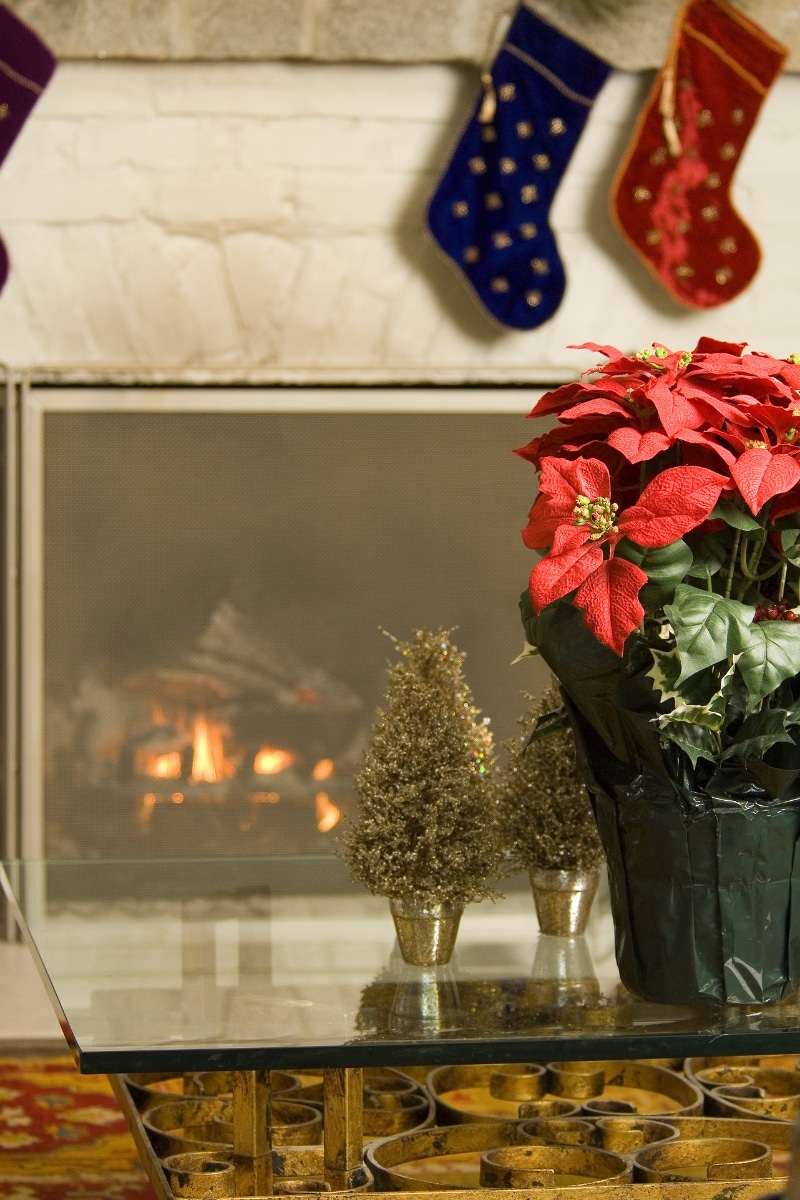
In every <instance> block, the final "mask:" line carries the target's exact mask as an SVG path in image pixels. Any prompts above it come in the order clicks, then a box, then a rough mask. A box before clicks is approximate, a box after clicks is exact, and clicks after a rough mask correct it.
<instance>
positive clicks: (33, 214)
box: [0, 171, 153, 225]
mask: <svg viewBox="0 0 800 1200" xmlns="http://www.w3.org/2000/svg"><path fill="white" fill-rule="evenodd" d="M152 183H153V181H152V180H150V179H148V178H147V177H146V176H144V177H143V176H142V174H140V173H138V174H134V173H129V172H125V171H120V172H118V173H117V175H116V177H115V178H111V177H110V174H109V172H107V171H100V172H95V173H93V172H88V171H87V172H84V173H83V174H79V173H76V172H74V171H73V172H69V173H67V172H58V173H57V172H53V173H52V174H50V175H47V176H46V177H45V176H44V175H40V176H39V177H38V178H35V177H33V176H31V175H28V176H26V178H24V179H20V180H14V181H13V182H12V183H11V185H10V186H9V187H8V188H4V187H2V184H0V221H3V220H5V219H6V218H11V219H14V220H21V221H25V222H41V223H42V224H49V223H53V224H57V225H65V224H70V223H75V224H79V223H82V222H86V221H126V220H134V219H135V218H136V217H137V216H138V215H139V214H140V213H141V212H142V211H143V210H144V209H145V208H146V207H147V206H148V197H149V194H150V191H151V187H152Z"/></svg>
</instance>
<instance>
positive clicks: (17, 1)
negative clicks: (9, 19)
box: [9, 0, 800, 71]
mask: <svg viewBox="0 0 800 1200" xmlns="http://www.w3.org/2000/svg"><path fill="white" fill-rule="evenodd" d="M528 3H529V5H530V7H531V8H532V9H533V10H534V11H535V12H537V13H538V14H539V15H540V16H542V17H544V18H545V19H547V20H549V21H551V22H552V24H554V25H556V26H557V27H558V28H560V29H561V30H562V31H563V32H564V33H566V34H568V35H570V36H571V37H574V38H575V39H576V40H577V41H580V42H583V43H584V44H585V45H587V46H590V47H591V49H592V50H594V51H595V52H596V53H597V54H599V55H601V56H603V57H605V58H606V59H607V60H608V61H609V62H610V63H611V65H612V66H613V67H615V68H616V69H618V70H626V71H644V70H652V69H655V68H657V67H659V66H660V65H661V63H662V61H663V59H664V57H665V53H666V47H667V44H668V41H669V35H670V30H671V27H672V24H673V21H674V17H675V14H676V12H677V10H678V8H679V3H678V0H528ZM9 6H10V7H11V8H12V9H13V10H14V11H15V12H16V13H17V14H18V15H19V16H20V17H22V18H23V20H26V21H28V22H29V23H30V25H31V26H32V27H33V28H34V29H35V30H36V31H37V32H38V33H39V34H40V35H41V36H42V37H43V38H44V39H45V41H47V43H48V44H49V45H50V46H51V48H52V49H53V51H54V53H55V54H56V55H57V56H58V57H59V58H61V59H98V58H99V59H104V58H109V59H134V60H136V59H139V60H151V61H196V60H216V61H232V60H248V61H254V60H256V61H275V60H304V61H310V62H318V63H326V62H386V63H391V62H396V63H417V62H440V63H441V62H467V63H473V64H479V63H480V62H481V61H482V60H483V58H484V57H485V54H486V48H487V46H489V45H490V44H491V42H492V35H493V30H494V28H495V26H496V22H497V18H498V17H499V16H500V14H502V13H503V12H504V11H505V10H506V9H507V8H508V7H509V3H508V0H400V2H398V0H394V2H392V0H231V2H229V3H223V4H220V2H219V0H141V2H139V3H136V4H134V3H131V0H58V3H54V2H53V0H9ZM738 7H740V8H741V10H742V11H743V12H745V13H746V14H747V15H748V16H749V17H750V18H752V19H753V20H754V21H756V22H757V23H758V24H760V25H762V26H763V27H764V28H765V29H766V30H767V32H769V33H770V34H771V35H772V36H773V37H776V38H778V40H780V41H782V42H784V43H785V44H786V45H787V46H788V47H789V49H790V57H789V60H788V64H787V66H788V69H789V70H792V71H798V70H800V8H798V6H797V4H796V3H795V0H741V3H740V4H739V5H738Z"/></svg>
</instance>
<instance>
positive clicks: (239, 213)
mask: <svg viewBox="0 0 800 1200" xmlns="http://www.w3.org/2000/svg"><path fill="white" fill-rule="evenodd" d="M289 191H290V188H289V172H287V171H286V170H284V169H283V168H280V167H278V168H276V169H275V170H274V171H272V172H261V173H259V174H255V173H250V174H248V173H245V172H239V171H231V170H229V169H227V168H222V169H220V168H219V167H218V166H217V164H214V163H213V162H212V163H210V164H209V165H208V167H207V168H206V170H204V171H202V172H193V171H171V172H169V173H163V174H160V175H158V176H157V177H156V178H155V179H154V180H153V199H152V203H151V204H150V205H149V206H148V208H147V215H148V216H149V217H150V218H151V219H152V220H154V221H156V222H163V223H164V224H165V225H168V226H175V225H182V226H185V227H191V228H193V229H198V230H199V229H204V230H207V231H208V233H209V235H210V236H214V234H215V230H216V227H217V226H218V225H220V224H225V225H230V224H239V225H246V226H247V227H248V228H251V227H255V228H260V229H264V228H265V227H266V226H268V225H269V224H271V223H272V222H276V221H280V220H282V219H287V218H290V217H291V207H290V206H291V199H288V200H287V196H288V195H289Z"/></svg>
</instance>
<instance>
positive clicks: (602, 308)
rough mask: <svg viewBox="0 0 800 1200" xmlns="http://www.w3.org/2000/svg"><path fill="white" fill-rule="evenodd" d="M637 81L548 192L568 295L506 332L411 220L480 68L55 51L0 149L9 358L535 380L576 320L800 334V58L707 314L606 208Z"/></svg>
mask: <svg viewBox="0 0 800 1200" xmlns="http://www.w3.org/2000/svg"><path fill="white" fill-rule="evenodd" d="M646 82H647V80H646V78H645V77H643V76H638V75H626V74H621V73H616V74H614V75H612V77H611V78H610V80H609V82H608V83H607V84H606V86H605V88H604V90H603V92H602V93H601V95H600V98H599V100H598V103H597V105H596V106H595V109H594V111H593V113H592V115H591V118H590V121H589V124H588V126H587V129H586V132H585V134H584V137H583V139H582V141H581V143H580V145H579V147H578V151H577V153H576V155H575V157H574V159H573V161H572V164H571V166H570V170H569V172H568V174H567V177H566V179H565V181H564V184H563V186H562V189H561V191H560V192H559V195H558V197H557V201H556V206H555V210H554V214H553V218H554V225H555V228H556V230H557V234H558V237H559V242H560V246H561V251H562V255H563V257H564V259H565V262H566V265H567V271H568V278H569V286H568V292H567V295H566V297H565V300H564V302H563V303H562V306H561V308H560V309H559V311H558V313H557V314H556V316H555V317H554V318H553V319H552V320H551V321H549V322H548V323H547V324H545V325H544V326H542V327H541V328H540V329H539V330H536V331H534V332H531V333H511V332H508V333H503V332H498V331H497V330H495V329H494V328H493V327H492V326H491V325H490V324H489V322H488V321H487V320H486V319H485V318H484V316H483V315H482V313H481V311H480V310H479V309H478V308H477V306H476V304H475V302H474V301H473V300H472V299H471V297H470V296H469V295H468V294H467V292H466V289H465V288H464V287H463V286H462V285H461V283H460V281H459V280H458V278H457V277H456V275H455V274H454V273H453V272H452V271H451V269H450V268H449V267H448V266H447V265H446V264H445V263H444V262H443V261H442V260H441V259H440V257H439V256H438V254H437V252H436V251H435V249H434V248H433V247H432V246H431V244H430V243H429V241H428V239H427V238H426V236H425V233H424V231H423V209H424V201H425V197H426V196H427V194H428V193H429V191H430V189H431V188H432V186H433V184H434V182H435V179H436V174H437V172H438V170H439V169H440V168H441V166H442V165H443V162H444V156H445V155H446V152H447V146H448V144H450V142H451V141H452V139H453V138H454V137H455V135H456V133H457V131H458V128H459V126H460V124H461V121H462V120H463V117H464V115H465V112H466V110H467V107H468V105H469V103H470V96H471V93H472V89H473V88H474V86H475V77H474V75H473V73H472V72H470V71H468V70H467V69H459V68H456V67H452V66H433V65H425V66H389V65H385V66H381V65H365V64H362V65H312V64H299V63H296V64H289V63H247V64H245V63H238V64H225V63H203V64H199V63H183V64H175V63H173V64H158V63H112V62H105V63H91V62H84V63H78V62H65V63H62V64H61V66H60V67H59V69H58V71H57V73H56V75H55V77H54V79H53V81H52V83H51V84H50V86H49V88H48V89H47V91H46V92H45V95H44V97H43V98H42V100H41V101H40V103H39V105H38V107H37V109H36V110H35V111H34V114H33V116H32V118H31V119H30V121H29V122H28V124H27V126H26V127H25V129H24V130H23V132H22V134H21V136H20V138H19V140H18V142H17V144H16V145H15V147H14V149H13V150H12V152H11V155H10V156H9V158H8V160H7V161H6V163H5V164H4V165H3V168H2V171H0V234H2V236H3V238H4V240H5V241H6V244H7V246H8V249H9V252H10V255H11V257H12V263H13V266H12V275H11V278H10V280H9V283H8V284H7V286H6V289H5V291H4V293H3V294H2V296H0V361H4V362H6V363H9V364H11V365H13V366H20V367H28V366H37V367H60V366H63V367H71V368H75V367H81V366H94V367H98V368H106V367H110V368H116V367H126V368H127V367H135V368H136V367H142V368H145V367H157V368H165V369H180V368H184V367H208V368H215V369H220V370H225V371H231V372H239V371H246V370H251V371H254V372H257V373H258V374H259V375H262V376H267V377H271V378H272V377H274V378H276V379H282V378H288V379H293V378H297V379H311V380H324V379H328V378H340V377H347V378H353V379H374V378H389V379H398V380H403V379H410V380H416V379H456V380H460V379H464V378H466V379H471V378H473V379H478V378H480V379H506V378H511V379H513V378H519V379H524V380H532V379H536V378H539V379H541V378H544V379H547V378H548V377H554V376H555V375H558V374H567V375H569V374H572V373H574V371H575V370H576V368H577V365H578V363H579V357H578V356H576V355H575V354H574V353H570V352H568V351H567V350H566V349H565V347H566V346H567V345H568V344H569V343H574V342H576V341H577V342H580V341H583V340H586V339H591V340H596V341H600V342H611V343H616V344H619V345H621V346H623V347H632V346H640V345H647V344H649V342H651V341H652V340H653V339H657V340H661V341H664V342H666V343H667V344H671V345H675V346H677V345H691V344H692V343H693V341H694V340H695V339H696V337H697V336H698V335H699V334H700V333H709V334H713V335H716V336H720V337H725V338H733V339H735V340H744V339H747V340H748V341H749V342H750V343H751V344H752V345H754V346H756V347H757V348H761V349H765V350H769V351H772V352H774V353H777V354H788V353H790V352H792V351H793V350H797V349H800V337H798V333H797V329H796V319H795V310H796V303H797V285H796V277H797V267H798V263H800V230H799V229H798V227H797V222H796V218H795V213H796V196H797V191H798V183H800V156H799V155H798V154H797V153H795V152H794V151H795V143H796V139H797V137H798V134H797V127H796V113H797V108H798V103H799V102H800V77H798V76H795V75H790V76H785V77H784V78H782V79H781V80H780V82H779V83H778V84H777V85H776V87H775V88H774V89H773V91H772V93H771V94H770V96H769V97H768V100H767V102H766V105H765V108H764V110H763V112H762V116H761V120H760V123H759V125H758V126H757V128H756V130H755V132H754V134H753V136H752V137H751V139H750V142H749V143H748V147H747V150H746V152H745V155H744V157H743V160H742V163H741V166H740V169H739V173H738V176H737V187H736V198H737V204H738V206H739V208H740V210H741V212H742V214H743V216H744V217H745V218H746V219H747V220H749V222H750V223H751V225H752V226H753V228H754V230H755V231H756V234H757V236H758V237H759V238H760V240H761V242H762V246H763V250H764V262H763V264H762V268H761V271H760V273H759V275H758V277H757V279H756V281H755V283H754V284H753V286H752V287H751V288H750V289H749V290H748V291H746V292H745V293H744V294H743V295H742V296H741V297H740V298H739V299H737V300H736V301H734V302H733V303H731V304H730V305H727V306H724V307H722V308H719V309H717V310H716V311H714V312H712V313H708V314H696V313H691V312H686V311H683V310H681V309H678V308H677V307H676V306H675V305H674V304H672V302H671V301H670V300H669V299H668V298H667V297H666V296H665V295H664V294H663V293H662V292H661V291H660V289H659V288H658V287H657V286H656V285H655V284H654V283H653V282H652V281H651V280H650V279H649V277H647V276H646V274H645V272H644V269H643V268H641V267H640V266H639V265H638V263H637V262H636V260H635V259H634V258H633V256H632V255H631V254H630V252H629V251H628V250H627V249H626V248H625V247H624V246H623V245H622V243H621V241H620V239H619V236H618V235H617V234H616V233H615V231H614V230H613V228H612V226H611V222H610V220H609V217H608V215H607V207H606V197H607V192H608V186H609V182H610V178H611V175H612V174H613V171H614V168H615V167H616V165H617V163H618V161H619V159H620V156H621V154H622V151H623V149H624V146H625V143H626V140H627V138H628V136H629V133H630V129H631V127H632V124H633V121H634V119H635V116H636V113H637V109H638V107H639V106H640V104H641V101H642V97H643V94H644V93H643V88H644V85H645V84H646Z"/></svg>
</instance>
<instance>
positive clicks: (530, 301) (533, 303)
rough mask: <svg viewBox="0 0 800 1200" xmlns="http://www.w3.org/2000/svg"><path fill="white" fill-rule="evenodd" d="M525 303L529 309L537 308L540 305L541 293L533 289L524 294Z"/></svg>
mask: <svg viewBox="0 0 800 1200" xmlns="http://www.w3.org/2000/svg"><path fill="white" fill-rule="evenodd" d="M525 303H526V304H527V305H528V306H529V307H530V308H538V307H539V305H540V304H541V303H542V293H541V292H539V291H537V290H535V289H534V290H533V291H531V292H526V293H525Z"/></svg>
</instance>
